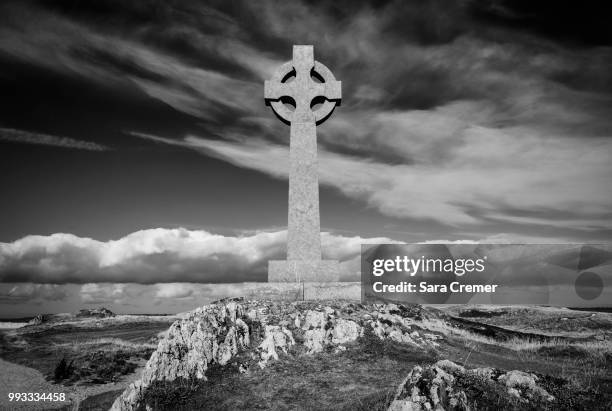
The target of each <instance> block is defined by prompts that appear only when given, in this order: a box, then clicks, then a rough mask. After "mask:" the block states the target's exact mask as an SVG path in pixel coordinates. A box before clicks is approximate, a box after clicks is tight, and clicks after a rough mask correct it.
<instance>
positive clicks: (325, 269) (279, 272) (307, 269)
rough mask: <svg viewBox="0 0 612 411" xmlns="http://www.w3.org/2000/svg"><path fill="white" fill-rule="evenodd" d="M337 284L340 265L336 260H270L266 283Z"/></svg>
mask: <svg viewBox="0 0 612 411" xmlns="http://www.w3.org/2000/svg"><path fill="white" fill-rule="evenodd" d="M305 281H313V282H337V281H340V263H339V262H338V261H337V260H271V261H268V282H279V283H287V282H296V283H300V282H305Z"/></svg>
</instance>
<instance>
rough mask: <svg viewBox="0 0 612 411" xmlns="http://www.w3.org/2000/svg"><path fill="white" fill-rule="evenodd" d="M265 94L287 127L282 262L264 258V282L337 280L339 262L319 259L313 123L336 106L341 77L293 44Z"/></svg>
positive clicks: (304, 48) (306, 49)
mask: <svg viewBox="0 0 612 411" xmlns="http://www.w3.org/2000/svg"><path fill="white" fill-rule="evenodd" d="M264 95H265V101H266V105H269V106H271V107H272V110H273V111H274V113H275V114H276V115H277V116H278V117H279V118H280V120H281V121H283V122H284V123H286V124H289V125H290V126H291V132H290V137H289V163H290V169H289V225H288V233H287V261H270V262H269V265H268V281H270V282H287V281H297V282H304V281H315V282H328V281H338V277H339V265H338V262H337V261H332V260H321V232H320V224H321V223H320V217H319V177H318V170H317V129H316V127H317V125H319V124H321V123H323V122H324V121H325V120H326V119H327V118H328V117H329V116H330V115H331V113H332V111H333V110H334V108H335V107H336V106H337V105H340V99H341V82H339V81H336V79H335V78H334V75H333V74H332V72H331V71H330V70H329V69H328V68H327V67H325V66H324V65H323V64H321V63H319V62H318V61H315V60H314V52H313V46H293V60H291V61H289V62H287V63H285V64H283V65H282V66H280V67H279V68H278V69H277V70H276V72H275V73H274V75H273V76H272V79H271V80H270V81H266V82H265V85H264ZM288 106H290V107H291V108H290V107H288ZM317 106H318V107H317ZM292 108H293V109H292Z"/></svg>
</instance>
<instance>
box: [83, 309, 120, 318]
mask: <svg viewBox="0 0 612 411" xmlns="http://www.w3.org/2000/svg"><path fill="white" fill-rule="evenodd" d="M76 316H77V317H78V318H108V317H115V313H114V312H112V311H111V310H109V309H107V308H104V307H100V308H90V309H83V310H79V312H78V313H77V315H76Z"/></svg>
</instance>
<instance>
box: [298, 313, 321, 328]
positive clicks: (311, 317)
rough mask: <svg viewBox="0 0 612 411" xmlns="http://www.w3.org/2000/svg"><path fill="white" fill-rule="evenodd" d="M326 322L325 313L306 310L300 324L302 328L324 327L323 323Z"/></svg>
mask: <svg viewBox="0 0 612 411" xmlns="http://www.w3.org/2000/svg"><path fill="white" fill-rule="evenodd" d="M326 322H327V316H326V315H325V313H323V312H321V311H312V310H308V311H306V316H305V318H304V324H302V329H304V330H310V329H313V328H315V329H316V328H324V327H325V323H326Z"/></svg>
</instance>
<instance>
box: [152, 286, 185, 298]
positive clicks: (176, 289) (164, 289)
mask: <svg viewBox="0 0 612 411" xmlns="http://www.w3.org/2000/svg"><path fill="white" fill-rule="evenodd" d="M193 290H194V287H193V286H192V285H190V284H184V283H170V284H158V285H157V292H156V293H155V296H156V297H157V298H188V297H191V296H192V295H193Z"/></svg>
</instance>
